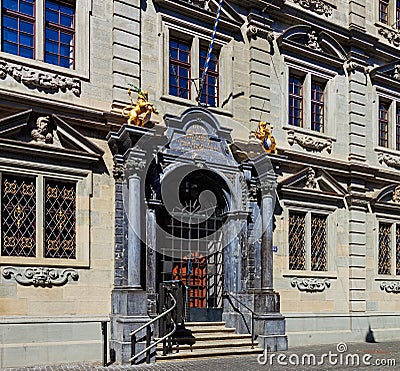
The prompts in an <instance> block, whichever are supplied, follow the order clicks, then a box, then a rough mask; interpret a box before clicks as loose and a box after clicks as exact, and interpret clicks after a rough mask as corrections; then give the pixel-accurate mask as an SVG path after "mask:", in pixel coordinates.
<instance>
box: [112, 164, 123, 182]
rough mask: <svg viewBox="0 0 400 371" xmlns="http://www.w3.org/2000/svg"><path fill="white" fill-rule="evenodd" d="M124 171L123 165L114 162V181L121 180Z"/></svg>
mask: <svg viewBox="0 0 400 371" xmlns="http://www.w3.org/2000/svg"><path fill="white" fill-rule="evenodd" d="M124 173H125V167H124V165H122V164H118V163H114V167H113V177H114V179H115V180H116V181H119V182H121V181H123V179H124Z"/></svg>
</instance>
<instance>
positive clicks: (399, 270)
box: [396, 224, 400, 275]
mask: <svg viewBox="0 0 400 371" xmlns="http://www.w3.org/2000/svg"><path fill="white" fill-rule="evenodd" d="M396 274H397V275H400V225H399V224H397V225H396Z"/></svg>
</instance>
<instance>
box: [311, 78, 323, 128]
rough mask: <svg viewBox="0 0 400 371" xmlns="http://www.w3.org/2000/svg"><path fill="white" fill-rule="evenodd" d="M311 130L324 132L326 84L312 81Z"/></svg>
mask: <svg viewBox="0 0 400 371" xmlns="http://www.w3.org/2000/svg"><path fill="white" fill-rule="evenodd" d="M311 130H314V131H318V132H320V133H323V132H324V86H323V85H322V84H321V83H318V82H314V81H313V82H312V83H311Z"/></svg>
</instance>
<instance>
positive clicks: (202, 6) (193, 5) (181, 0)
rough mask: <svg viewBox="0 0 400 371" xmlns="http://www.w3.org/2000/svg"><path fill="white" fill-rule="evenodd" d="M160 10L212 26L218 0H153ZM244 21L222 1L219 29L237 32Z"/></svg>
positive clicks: (226, 2) (227, 2) (227, 3)
mask: <svg viewBox="0 0 400 371" xmlns="http://www.w3.org/2000/svg"><path fill="white" fill-rule="evenodd" d="M154 2H155V3H156V4H157V5H159V6H160V8H161V11H162V9H168V10H173V11H174V12H178V13H181V14H182V15H184V16H185V17H192V18H194V19H201V20H202V21H204V22H206V23H209V24H212V25H214V22H215V17H216V14H217V11H218V6H219V0H218V1H217V0H154ZM243 23H244V19H243V18H242V17H241V16H240V15H239V14H238V13H237V12H236V11H235V10H234V8H233V7H232V6H231V5H230V4H229V1H224V2H223V5H222V9H221V13H220V20H219V26H218V27H219V28H221V29H224V28H225V29H227V30H230V31H239V30H240V27H241V26H242V24H243Z"/></svg>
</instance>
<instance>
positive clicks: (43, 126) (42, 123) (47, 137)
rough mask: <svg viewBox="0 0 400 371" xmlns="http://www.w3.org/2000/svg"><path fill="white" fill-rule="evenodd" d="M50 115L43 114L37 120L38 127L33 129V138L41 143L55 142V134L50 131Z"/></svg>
mask: <svg viewBox="0 0 400 371" xmlns="http://www.w3.org/2000/svg"><path fill="white" fill-rule="evenodd" d="M49 124H50V117H49V116H43V117H39V118H38V119H37V120H36V128H35V129H32V131H31V138H32V140H34V141H35V142H39V143H49V144H51V143H53V134H52V133H50V132H49Z"/></svg>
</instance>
